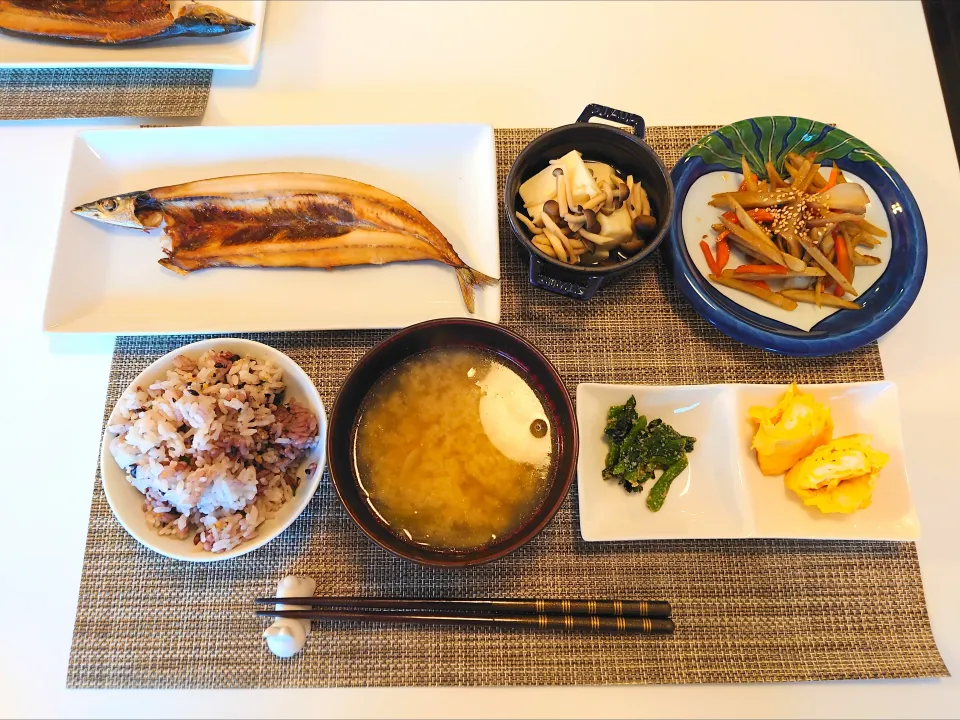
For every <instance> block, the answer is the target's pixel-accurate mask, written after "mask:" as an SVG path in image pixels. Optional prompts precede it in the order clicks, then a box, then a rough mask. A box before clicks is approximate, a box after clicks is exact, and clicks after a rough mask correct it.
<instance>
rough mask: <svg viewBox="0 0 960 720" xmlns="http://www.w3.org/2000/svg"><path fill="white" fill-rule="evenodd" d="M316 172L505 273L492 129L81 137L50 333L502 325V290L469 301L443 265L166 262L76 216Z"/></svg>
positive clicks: (232, 130)
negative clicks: (440, 322) (220, 183)
mask: <svg viewBox="0 0 960 720" xmlns="http://www.w3.org/2000/svg"><path fill="white" fill-rule="evenodd" d="M284 171H291V172H312V173H322V174H328V175H337V176H340V177H345V178H350V179H353V180H359V181H360V182H365V183H368V184H370V185H375V186H377V187H379V188H382V189H383V190H386V191H387V192H391V193H393V194H395V195H397V196H399V197H401V198H403V199H404V200H406V201H407V202H409V203H410V204H411V205H413V206H414V207H416V208H417V209H418V210H420V211H421V212H422V213H423V214H424V215H425V216H426V217H427V218H428V219H429V220H430V221H431V222H432V223H433V224H434V225H436V226H437V228H439V229H440V231H441V232H442V233H443V234H444V235H445V236H446V237H447V239H448V240H449V241H450V243H451V245H453V247H454V249H455V250H456V251H457V253H458V254H459V256H460V257H461V258H462V259H463V261H464V262H465V263H467V265H469V266H470V267H473V268H475V269H477V270H479V271H480V272H482V273H485V274H487V275H490V276H492V277H499V276H500V240H499V236H498V228H497V197H496V186H497V183H496V162H495V157H494V146H493V128H491V127H490V126H489V125H359V126H349V125H348V126H288V127H283V126H278V127H186V128H156V129H130V130H103V131H90V132H84V133H81V134H80V135H79V136H78V137H77V139H76V142H75V144H74V149H73V158H72V160H71V165H70V171H69V175H68V177H67V187H66V192H65V194H64V207H63V209H62V210H61V214H62V219H61V225H60V233H59V237H58V238H57V245H56V249H55V252H54V260H53V270H52V273H51V277H50V287H49V290H48V293H47V304H46V308H45V311H44V329H45V330H47V331H48V332H103V333H116V334H150V333H181V332H183V333H231V332H254V331H264V330H336V329H350V328H399V327H405V326H407V325H411V324H413V323H417V322H421V321H423V320H432V319H434V318H440V317H476V318H478V319H481V320H487V321H490V322H499V320H500V287H499V286H498V285H494V286H492V287H485V288H481V289H479V290H478V291H477V299H476V300H477V301H476V314H475V315H473V316H471V315H470V314H469V313H468V312H467V310H466V307H465V306H464V302H463V298H462V296H461V294H460V288H459V286H458V284H457V279H456V273H455V272H454V270H453V269H452V268H450V267H448V266H446V265H443V264H441V263H437V262H403V263H392V264H388V265H380V266H374V265H366V266H357V267H346V268H337V269H334V270H329V271H325V270H310V269H298V268H280V269H274V268H214V269H210V270H202V271H199V272H195V273H191V274H189V275H187V276H180V275H177V274H175V273H173V272H170V271H169V270H166V269H164V268H163V267H161V266H160V265H158V264H157V261H158V260H159V259H160V258H161V257H163V252H162V251H161V249H160V240H161V236H162V234H161V233H160V232H159V231H156V230H155V231H152V232H150V233H149V234H145V233H143V232H139V231H137V230H131V229H128V228H121V227H115V226H111V225H106V224H103V223H98V222H95V221H92V220H88V219H86V218H81V217H78V216H76V215H73V214H72V213H71V212H70V210H71V209H72V208H73V207H75V206H77V205H80V204H82V203H86V202H90V201H92V200H97V199H99V198H102V197H107V196H110V195H116V194H119V193H124V192H131V191H135V190H148V189H150V188H155V187H160V186H164V185H172V184H177V183H183V182H188V181H191V180H200V179H203V178H213V177H220V176H224V175H238V174H244V173H264V172H284Z"/></svg>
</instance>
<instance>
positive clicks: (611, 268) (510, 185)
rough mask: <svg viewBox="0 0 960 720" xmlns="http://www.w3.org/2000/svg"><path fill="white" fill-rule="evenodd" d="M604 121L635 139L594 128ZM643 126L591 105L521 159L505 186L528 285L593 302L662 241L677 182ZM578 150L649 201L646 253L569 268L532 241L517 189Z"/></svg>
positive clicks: (607, 127)
mask: <svg viewBox="0 0 960 720" xmlns="http://www.w3.org/2000/svg"><path fill="white" fill-rule="evenodd" d="M591 118H601V119H604V120H609V121H611V122H616V123H619V124H621V125H626V126H629V127H631V128H632V129H633V134H630V133H628V132H626V131H624V130H620V129H619V128H616V127H613V126H611V125H602V124H599V123H591V122H589V120H590V119H591ZM644 131H645V126H644V122H643V118H642V117H640V116H639V115H634V114H632V113H628V112H623V111H622V110H614V109H612V108H608V107H604V106H603V105H596V104H593V105H588V106H587V107H586V108H584V111H583V112H582V113H581V114H580V117H579V118H578V119H577V122H575V123H572V124H570V125H563V126H561V127H558V128H554V129H553V130H549V131H547V132H545V133H544V134H543V135H540V136H539V137H538V138H536V139H535V140H533V141H532V142H531V143H530V144H529V145H527V146H526V147H525V148H524V149H523V150H522V151H521V152H520V154H519V155H518V156H517V159H516V160H515V161H514V163H513V166H512V167H511V168H510V173H509V174H508V175H507V180H506V183H505V185H504V196H503V202H504V208H505V210H506V215H507V222H509V223H510V229H511V230H512V231H513V235H514V237H515V238H516V240H517V242H519V243H520V245H521V246H522V247H523V250H524V251H525V252H526V253H528V254H529V256H530V284H531V285H534V286H536V287H540V288H543V289H544V290H549V291H550V292H554V293H557V294H559V295H565V296H567V297H572V298H576V299H578V300H589V299H590V298H592V297H593V296H594V294H595V293H596V292H597V290H599V289H600V287H601V286H602V285H603V284H604V283H606V282H608V281H610V280H612V279H613V278H615V277H618V276H620V275H624V274H625V273H629V272H632V271H634V270H636V269H637V268H638V267H639V265H640V263H642V262H643V261H644V259H645V258H647V257H649V256H650V254H651V253H653V251H654V250H656V249H657V247H658V246H659V245H660V243H661V242H662V241H663V238H664V236H665V235H666V234H667V229H668V228H669V226H670V221H671V218H672V216H673V182H672V181H671V180H670V174H669V173H668V172H667V169H666V167H664V164H663V161H662V160H661V159H660V157H659V156H658V155H657V153H656V152H655V151H654V150H653V148H651V147H650V146H649V145H648V144H647V143H645V142H644V141H643V136H644ZM571 150H577V151H579V152H580V153H581V155H582V156H583V159H584V160H586V161H596V162H603V163H607V164H608V165H611V166H612V167H613V168H614V169H615V170H617V171H618V173H619V174H620V175H621V176H622V177H624V178H625V177H627V175H633V176H634V177H635V178H637V179H638V180H640V182H641V184H642V186H643V188H644V189H645V190H646V192H647V195H648V196H649V198H650V205H651V212H652V214H653V215H654V216H655V217H656V220H657V223H656V228H655V229H654V230H653V233H652V235H651V236H650V238H649V239H648V240H647V241H646V243H645V245H644V247H643V249H642V250H640V251H639V252H637V253H636V254H634V255H631V256H630V257H628V258H627V259H625V260H623V261H622V262H618V263H615V264H610V265H569V264H567V263H565V262H561V261H560V260H557V259H556V258H553V257H551V256H550V255H547V254H546V253H544V252H543V251H542V250H540V249H539V248H538V247H537V246H536V245H535V244H534V243H533V241H532V239H531V232H530V230H529V229H528V228H527V227H526V226H525V225H524V224H523V223H521V222H520V221H519V220H518V219H517V214H516V213H517V210H518V209H519V210H520V211H521V212H523V207H524V206H523V201H522V199H521V198H520V194H519V190H520V186H521V185H522V184H523V183H524V181H526V180H528V179H530V178H531V177H533V176H534V175H536V174H537V173H538V172H540V171H541V170H543V169H544V168H545V167H547V165H548V164H549V163H550V161H551V160H555V159H557V158H560V157H562V156H563V155H566V154H567V153H568V152H570V151H571Z"/></svg>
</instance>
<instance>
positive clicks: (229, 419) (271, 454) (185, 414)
mask: <svg viewBox="0 0 960 720" xmlns="http://www.w3.org/2000/svg"><path fill="white" fill-rule="evenodd" d="M284 387H285V386H284V384H283V373H282V371H281V370H280V368H278V367H277V366H276V365H274V364H273V363H272V362H270V361H269V360H267V361H265V362H260V361H258V360H255V359H253V358H251V357H241V356H240V355H236V354H234V353H231V352H229V351H213V350H211V351H208V352H205V353H204V354H203V355H202V356H201V357H200V359H199V360H197V361H194V360H191V359H190V358H188V357H186V356H185V355H178V356H177V357H176V358H174V361H173V368H172V369H170V370H168V371H167V374H166V379H165V380H158V381H157V382H155V383H153V384H151V385H149V386H147V387H139V386H138V387H135V388H133V389H131V390H128V391H127V392H125V393H124V394H123V396H122V397H121V398H120V400H119V402H118V403H117V407H116V409H115V410H114V411H113V414H112V415H111V416H110V421H109V424H108V426H107V430H108V432H111V433H113V434H115V435H116V437H115V438H114V439H113V440H112V441H111V443H110V451H111V453H112V454H113V457H114V459H115V460H116V461H117V464H118V465H119V466H120V467H121V468H123V469H124V470H125V471H126V473H127V480H128V481H129V482H130V483H131V484H132V485H133V486H134V487H135V488H137V490H139V491H140V492H141V493H143V494H144V511H145V513H146V517H147V522H148V523H149V524H150V525H152V526H153V527H156V528H157V530H158V531H159V533H160V534H161V535H174V536H176V537H178V538H181V539H184V538H187V537H190V536H191V535H192V536H193V539H194V543H195V544H197V545H202V547H203V548H204V549H206V550H209V551H212V552H223V551H226V550H230V549H231V548H234V547H236V546H237V545H239V544H240V543H241V542H243V541H244V540H248V539H250V538H252V537H254V536H255V535H256V534H257V528H258V527H259V526H260V525H261V524H262V523H263V522H264V521H265V520H267V519H269V518H271V517H273V516H274V515H275V514H276V512H277V510H279V509H280V507H281V506H282V505H283V504H284V503H285V502H287V501H288V500H290V498H292V497H293V495H294V494H295V492H296V489H297V485H298V482H299V478H298V477H297V476H296V474H295V472H296V469H297V465H298V464H299V461H300V460H301V459H302V458H303V457H304V455H305V454H306V453H307V452H308V451H309V449H310V448H312V447H313V446H314V445H315V444H316V442H317V435H318V427H319V425H318V420H317V416H316V414H315V413H314V412H313V411H311V410H310V409H309V408H307V407H305V406H303V405H301V404H300V403H298V402H297V401H296V400H290V401H289V402H284V401H283V392H284Z"/></svg>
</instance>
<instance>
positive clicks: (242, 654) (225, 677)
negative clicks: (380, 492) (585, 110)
mask: <svg viewBox="0 0 960 720" xmlns="http://www.w3.org/2000/svg"><path fill="white" fill-rule="evenodd" d="M709 129H710V128H696V127H693V128H650V129H649V131H648V136H647V139H648V140H649V142H650V143H651V145H653V147H654V148H656V149H657V150H658V152H660V153H661V155H662V156H663V157H664V159H665V161H666V162H667V163H668V164H672V163H674V162H675V161H676V160H677V158H678V157H679V156H680V154H681V153H682V152H683V151H684V150H685V149H686V148H687V147H689V146H690V145H691V144H692V143H693V142H694V141H695V140H697V139H698V138H699V137H700V136H702V135H703V134H704V133H705V132H707V131H708V130H709ZM536 134H537V131H535V130H501V131H498V132H497V151H498V170H499V178H500V182H501V184H502V181H503V178H504V176H505V174H506V171H507V170H508V169H509V166H510V163H511V162H512V161H513V159H514V157H516V154H517V153H518V152H519V150H520V149H521V148H522V147H523V146H524V145H525V144H526V143H527V142H529V141H530V140H531V139H532V138H533V137H534V136H535V135H536ZM500 232H501V251H502V263H501V277H502V291H503V295H502V298H503V307H502V322H503V324H504V325H505V326H507V327H509V328H511V329H514V330H516V331H518V332H520V333H521V334H522V335H524V336H526V337H527V338H528V339H530V340H531V341H532V342H533V343H534V344H536V345H537V346H538V347H539V348H540V349H541V350H543V351H544V353H545V354H546V355H547V356H548V357H549V358H550V360H551V361H552V362H553V363H554V364H555V365H556V366H557V369H558V370H559V371H560V374H561V375H562V377H563V379H564V381H565V383H566V384H567V387H568V389H569V390H570V391H571V392H572V391H573V389H574V387H575V386H576V384H577V383H578V382H585V381H597V382H613V381H619V382H638V383H649V384H691V383H710V382H777V383H781V382H789V381H791V380H796V381H798V382H801V383H814V382H839V381H858V380H879V379H881V378H882V377H883V371H882V367H881V364H880V356H879V354H878V351H877V347H876V345H875V344H872V345H869V346H867V347H864V348H861V349H860V350H859V351H857V352H855V353H851V354H847V355H845V356H843V357H842V358H826V359H816V358H786V357H780V356H775V355H770V354H767V353H764V352H762V351H760V350H756V349H754V348H750V347H747V346H745V345H741V344H739V343H737V342H735V341H732V340H730V339H728V338H725V337H723V336H721V335H719V334H718V333H717V332H716V331H715V330H714V329H713V328H712V327H711V326H710V325H709V324H707V323H706V322H704V321H703V320H702V319H700V318H699V317H698V316H697V315H696V314H695V313H693V311H692V310H691V309H690V307H689V306H688V305H687V304H686V302H685V301H684V300H683V299H682V297H681V296H680V295H679V293H678V292H677V291H676V289H675V288H674V286H673V284H672V282H671V280H670V278H669V276H668V274H667V272H666V271H665V269H664V267H663V265H662V264H661V263H660V262H659V260H658V259H657V258H653V259H652V260H651V262H649V263H646V264H645V265H644V266H643V268H642V269H641V270H640V271H639V272H637V273H635V274H633V275H630V276H628V277H625V278H623V279H622V280H620V281H618V282H617V283H616V284H613V285H610V286H608V287H605V288H604V289H603V290H602V291H601V293H600V294H599V295H598V296H597V297H596V298H594V299H593V300H591V301H590V302H588V303H582V302H578V301H575V300H569V299H566V298H561V297H557V296H554V295H551V294H549V293H546V292H543V291H539V290H534V289H532V288H531V287H530V286H529V285H528V284H527V282H526V279H525V270H526V267H525V264H524V263H523V261H522V259H521V257H520V255H519V253H518V252H517V251H516V243H515V242H514V241H513V239H512V238H511V237H510V232H509V228H507V226H506V224H505V223H504V221H503V218H502V217H501V230H500ZM388 334H389V333H387V332H375V331H374V332H366V331H365V332H308V333H261V334H256V335H252V336H250V337H253V338H254V339H257V340H259V341H261V342H265V343H267V344H270V345H273V346H274V347H277V348H279V349H280V350H282V351H284V352H286V353H287V354H289V355H290V356H291V357H292V358H293V359H294V360H295V361H296V362H297V363H299V364H300V366H301V367H303V369H304V370H305V371H306V372H307V373H308V374H309V375H310V376H311V378H312V379H313V381H314V382H315V383H316V385H317V387H318V389H319V391H320V394H321V395H322V397H323V400H324V402H325V403H327V405H328V407H329V406H330V404H332V402H333V399H334V397H335V395H336V392H337V389H338V388H339V387H340V385H341V383H342V382H343V379H344V378H345V376H346V374H347V372H348V371H349V369H350V368H351V367H352V365H353V364H354V363H355V362H356V361H357V360H358V359H359V358H360V357H361V356H362V355H363V353H364V352H366V351H367V350H368V349H369V348H370V347H372V346H373V345H374V344H375V343H376V342H377V341H378V340H380V339H382V338H384V337H386V336H387V335H388ZM192 339H194V338H191V337H184V336H177V337H170V336H167V337H129V338H120V339H119V340H118V341H117V346H116V350H115V353H114V359H113V366H112V368H111V373H110V385H109V391H108V397H107V401H106V405H107V408H108V409H109V408H112V406H113V404H114V402H115V400H116V398H117V396H118V395H119V393H120V392H121V391H122V390H123V389H124V387H125V386H126V385H127V384H128V383H129V382H130V381H131V380H132V379H133V378H134V377H135V375H136V374H137V373H138V372H140V371H141V370H142V369H143V368H144V367H145V366H146V365H147V364H149V363H150V362H151V361H152V360H154V359H155V358H157V357H159V356H160V355H162V354H164V353H166V352H168V351H169V350H172V349H174V348H176V347H178V346H180V345H182V344H184V343H186V342H189V341H190V340H192ZM576 507H577V496H576V487H575V486H574V489H573V490H572V491H571V494H570V497H568V499H567V501H566V502H565V503H564V504H563V506H562V507H561V509H560V511H559V512H558V513H557V516H556V518H555V519H554V521H553V522H552V523H551V524H550V525H549V526H548V527H547V528H546V530H545V531H544V532H543V533H541V534H540V535H539V536H538V537H537V538H535V539H534V540H533V541H531V542H530V543H529V544H528V545H526V546H525V547H523V548H522V549H521V550H519V551H518V552H516V553H514V554H512V555H509V556H507V557H506V558H504V559H502V560H500V561H498V562H496V563H493V564H491V565H487V566H483V567H479V568H472V569H469V570H457V571H443V570H437V569H430V568H423V567H419V566H415V565H412V564H410V563H408V562H405V561H403V560H400V559H398V558H395V557H393V556H392V555H389V554H387V553H386V552H385V551H383V550H381V549H380V548H379V547H377V546H375V545H374V544H373V543H371V542H370V541H369V540H368V539H367V538H366V536H365V535H363V534H362V532H361V531H360V530H358V529H357V528H356V526H355V525H354V524H353V522H352V521H351V520H350V518H349V517H348V516H347V514H346V512H345V511H344V510H343V508H342V506H341V505H340V503H339V500H338V499H337V496H336V493H335V492H334V490H333V488H332V486H331V484H330V480H329V477H327V476H325V477H324V479H323V481H322V482H321V487H320V489H319V490H318V491H317V494H316V496H315V498H314V499H313V501H312V502H311V503H310V504H309V506H308V508H307V510H306V511H305V512H304V514H303V515H302V516H301V517H300V519H299V520H298V521H297V522H296V523H294V524H293V526H291V527H290V528H289V529H288V530H287V531H286V532H285V533H284V534H283V535H281V536H280V537H279V538H277V539H276V540H274V541H273V542H271V543H269V544H268V545H266V546H265V547H263V548H261V549H260V550H257V551H255V552H253V553H250V554H249V555H245V556H243V557H240V558H236V559H234V560H229V561H224V562H221V563H217V564H213V565H202V566H201V565H192V564H186V563H178V562H174V561H170V560H167V559H165V558H162V557H160V556H158V555H156V554H154V553H153V552H151V551H149V550H146V549H144V548H142V547H140V546H139V545H138V544H137V543H136V541H134V540H133V539H132V538H130V537H129V536H128V535H127V534H126V533H125V532H124V530H123V529H122V528H121V527H120V525H119V524H118V523H117V522H116V520H115V519H114V518H113V515H112V514H111V512H110V508H109V506H108V505H107V503H106V500H105V498H104V495H103V492H102V489H101V486H100V483H99V477H98V479H97V482H96V485H95V488H94V496H93V505H92V508H91V518H90V531H89V535H88V538H87V549H86V555H85V557H84V566H83V575H82V579H81V585H80V594H79V600H78V606H77V620H76V625H75V628H74V637H73V647H72V651H71V655H70V665H69V671H68V677H67V684H68V686H69V687H76V688H104V687H106V688H140V687H161V688H223V687H232V688H248V687H263V688H274V687H336V686H373V685H381V686H401V685H408V686H409V685H575V684H579V685H605V684H624V683H682V682H774V681H793V680H836V679H853V678H898V677H925V676H939V675H945V674H947V670H946V668H945V666H944V664H943V661H942V660H941V658H940V655H939V653H938V651H937V648H936V644H935V643H934V640H933V636H932V635H931V632H930V625H929V621H928V618H927V611H926V605H925V602H924V596H923V585H922V582H921V577H920V569H919V565H918V562H917V555H916V550H915V547H914V545H913V544H910V543H903V544H898V543H868V542H836V541H826V542H825V541H817V542H802V541H788V540H769V541H764V540H751V541H680V542H666V541H658V542H639V543H597V544H593V543H586V542H584V541H583V540H582V539H581V538H580V528H579V525H578V520H577V512H576ZM286 573H298V574H305V575H310V576H312V577H314V578H316V580H317V586H318V592H319V593H322V594H328V595H371V596H414V597H417V596H421V597H457V596H467V597H471V596H472V597H511V596H513V597H604V596H606V597H617V596H619V597H652V598H664V599H668V600H670V601H671V602H672V603H673V606H674V610H675V618H676V621H677V632H676V634H675V635H673V636H672V637H667V638H650V637H637V636H613V637H611V636H593V635H573V634H565V633H552V632H551V633H540V632H533V633H530V632H517V631H512V630H511V631H507V630H496V629H475V628H437V627H394V626H380V625H374V624H369V625H353V624H323V625H319V624H318V625H315V626H314V632H313V635H312V636H311V637H310V639H309V641H308V645H307V648H306V650H305V651H304V653H303V654H301V655H300V656H298V657H296V658H293V659H291V660H286V661H280V660H277V659H276V658H274V657H273V656H272V655H270V654H269V652H268V651H267V650H266V648H265V646H264V643H263V640H262V638H261V635H260V634H261V632H262V630H263V628H264V626H265V624H266V623H264V622H262V621H260V620H258V619H257V618H255V617H254V616H253V605H252V599H253V598H254V597H257V596H262V595H267V594H270V593H272V592H273V591H274V589H275V587H276V582H277V580H278V579H279V578H280V577H281V576H282V575H284V574H286Z"/></svg>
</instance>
